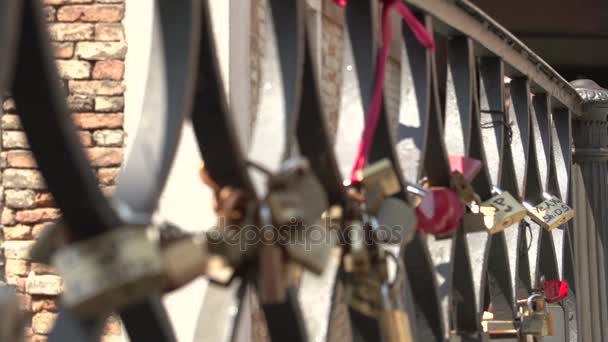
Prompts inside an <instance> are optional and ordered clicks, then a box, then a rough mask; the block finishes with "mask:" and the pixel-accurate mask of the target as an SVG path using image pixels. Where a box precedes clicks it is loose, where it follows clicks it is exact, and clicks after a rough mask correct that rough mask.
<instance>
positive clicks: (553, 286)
mask: <svg viewBox="0 0 608 342" xmlns="http://www.w3.org/2000/svg"><path fill="white" fill-rule="evenodd" d="M543 290H544V292H545V300H546V301H547V303H557V302H560V301H562V300H563V299H564V298H566V297H567V296H568V283H567V282H565V281H561V280H548V281H545V282H544V283H543Z"/></svg>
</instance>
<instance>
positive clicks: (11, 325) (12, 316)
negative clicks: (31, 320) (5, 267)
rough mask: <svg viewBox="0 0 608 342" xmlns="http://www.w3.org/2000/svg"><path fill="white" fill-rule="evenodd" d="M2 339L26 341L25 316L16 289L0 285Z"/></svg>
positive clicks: (0, 338)
mask: <svg viewBox="0 0 608 342" xmlns="http://www.w3.org/2000/svg"><path fill="white" fill-rule="evenodd" d="M0 317H2V319H0V341H7V342H8V341H11V342H12V341H15V342H23V341H25V334H24V332H25V317H24V315H23V313H22V312H21V310H20V308H19V300H18V299H17V296H16V293H15V291H14V290H13V289H12V288H10V287H8V286H2V287H0Z"/></svg>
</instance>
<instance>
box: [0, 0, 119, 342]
mask: <svg viewBox="0 0 608 342" xmlns="http://www.w3.org/2000/svg"><path fill="white" fill-rule="evenodd" d="M41 1H43V2H44V4H45V11H46V15H47V16H46V17H47V21H48V22H49V24H48V29H49V34H50V37H51V40H52V45H53V48H54V55H55V58H56V59H57V70H58V72H59V76H60V77H61V79H62V80H63V81H64V84H65V90H66V91H67V94H68V97H67V103H68V107H69V108H70V110H71V111H72V112H73V113H74V115H73V119H74V123H75V125H76V127H77V128H78V135H79V137H80V140H81V142H82V145H83V147H84V148H85V152H86V154H87V156H88V157H89V158H90V160H91V164H92V167H93V171H94V173H95V175H96V176H97V178H98V179H99V183H100V186H101V188H102V189H103V190H104V191H106V192H107V191H112V189H113V188H114V185H115V179H116V176H117V174H118V170H119V166H120V164H121V162H122V159H123V145H124V137H125V133H124V130H123V123H124V114H123V111H124V92H125V85H124V82H123V79H124V69H125V64H124V59H125V55H126V53H127V44H126V41H125V33H124V25H123V23H122V21H123V19H124V16H125V3H124V1H125V0H41ZM2 109H3V112H4V115H3V116H2V119H1V122H0V127H1V129H2V152H0V169H1V171H2V172H1V173H0V176H1V185H2V186H1V187H0V200H1V202H2V205H3V207H2V211H1V219H0V227H1V228H2V229H1V233H2V234H0V236H1V242H3V243H2V245H3V248H4V252H3V257H4V259H3V265H4V267H3V270H4V274H3V275H0V276H2V277H3V278H4V279H2V280H4V281H5V282H6V283H7V284H9V285H11V286H14V287H16V289H17V290H18V298H19V302H20V305H21V308H22V309H23V311H24V312H25V313H26V317H30V318H31V321H30V323H29V324H28V326H27V327H26V334H27V336H28V341H46V340H47V334H48V333H49V332H50V330H51V329H52V326H53V324H54V321H55V319H56V317H57V304H58V303H57V298H58V297H57V296H58V295H59V294H60V293H61V291H62V290H63V284H62V280H61V277H59V276H58V275H57V273H56V272H55V270H54V269H53V268H52V267H50V266H48V265H42V264H37V263H32V262H31V261H30V260H28V256H27V251H28V249H29V248H30V246H31V245H32V244H33V241H34V239H35V238H36V237H37V236H39V235H40V234H41V233H42V232H43V231H44V230H45V229H47V228H48V227H49V226H50V225H51V224H52V222H54V221H56V220H57V219H59V218H60V216H61V213H60V211H59V210H58V209H57V208H55V203H54V201H53V198H52V196H51V195H50V194H49V193H48V192H47V191H46V186H45V183H44V179H43V178H42V176H41V174H40V172H38V171H37V170H36V168H37V166H36V161H35V159H34V158H33V156H32V153H31V152H30V151H29V150H28V149H29V145H28V142H27V138H26V137H25V134H24V133H23V130H22V126H21V124H20V122H19V117H18V116H17V115H16V114H17V113H16V108H15V105H14V103H13V101H12V100H11V99H10V98H9V99H6V100H5V101H3V103H2ZM105 333H106V336H105V337H104V339H103V340H104V341H106V342H111V341H117V340H119V336H120V333H121V332H120V324H119V322H118V321H117V320H116V319H110V320H109V323H108V326H107V328H106V331H105Z"/></svg>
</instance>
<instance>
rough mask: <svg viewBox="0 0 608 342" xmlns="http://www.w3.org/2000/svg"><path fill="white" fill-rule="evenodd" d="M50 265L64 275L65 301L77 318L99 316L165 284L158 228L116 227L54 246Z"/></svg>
mask: <svg viewBox="0 0 608 342" xmlns="http://www.w3.org/2000/svg"><path fill="white" fill-rule="evenodd" d="M52 264H53V265H54V266H55V267H56V268H57V270H58V271H59V273H60V274H61V276H62V277H63V284H64V290H65V292H64V294H63V302H64V303H65V305H66V306H67V307H69V308H70V309H71V310H72V312H74V313H75V314H76V315H78V316H80V317H81V318H92V317H98V316H103V315H105V314H107V313H109V312H112V311H115V310H116V309H120V308H122V307H124V306H126V305H128V304H130V303H133V302H136V301H139V300H141V299H143V298H145V297H146V296H147V295H148V294H149V293H150V292H152V291H157V290H160V289H161V288H163V287H164V285H165V280H166V275H165V269H164V265H163V256H162V254H161V251H160V247H159V243H158V233H157V232H156V235H154V232H153V231H152V230H148V229H144V228H142V227H125V228H120V229H114V230H112V231H110V232H108V233H106V234H103V235H100V236H98V237H95V238H93V239H90V240H86V241H80V242H77V243H74V244H71V245H68V246H65V247H63V248H61V249H60V250H58V251H57V252H56V253H55V254H54V255H53V256H52Z"/></svg>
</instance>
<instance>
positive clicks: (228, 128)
mask: <svg viewBox="0 0 608 342" xmlns="http://www.w3.org/2000/svg"><path fill="white" fill-rule="evenodd" d="M406 2H408V3H411V4H412V5H414V6H416V16H417V18H418V19H419V20H421V21H422V22H423V23H424V25H425V27H426V28H427V30H428V31H429V32H433V33H434V34H435V36H436V37H437V42H438V47H437V48H438V50H437V51H438V52H437V53H432V52H431V51H429V50H427V49H426V48H424V47H423V46H421V45H420V44H419V43H418V41H417V40H416V37H415V36H414V34H413V33H412V32H411V31H410V30H409V29H408V28H407V27H403V28H402V30H401V32H400V37H399V40H400V41H401V42H402V43H403V45H402V46H401V49H402V51H400V60H399V61H398V64H399V71H400V74H399V75H398V78H399V80H400V82H399V83H400V87H399V96H398V97H399V106H398V110H396V111H395V110H389V105H388V104H387V100H386V97H385V98H384V99H383V101H382V105H381V110H380V123H379V126H378V129H377V132H376V135H375V138H374V141H373V143H372V148H371V153H370V156H369V159H370V162H376V161H382V160H385V159H386V160H388V161H389V162H390V165H391V169H392V170H393V171H394V172H395V173H396V175H397V176H396V178H397V179H398V183H399V185H400V186H401V188H402V189H403V190H401V191H399V192H398V193H397V194H395V195H394V196H393V197H394V198H396V199H399V200H402V201H406V202H407V203H409V205H412V206H413V205H414V203H415V199H414V198H413V196H411V195H410V194H409V193H408V192H407V191H406V190H405V189H407V188H408V186H410V185H413V184H420V183H421V182H422V181H423V179H424V180H425V181H426V182H427V183H428V184H429V185H430V186H435V187H438V186H444V187H447V186H449V185H450V162H449V155H460V156H466V157H471V158H474V159H477V160H479V161H480V162H481V164H482V167H481V171H480V172H479V174H478V175H477V176H476V178H475V179H474V180H473V181H472V185H473V187H474V188H475V190H476V192H477V195H478V196H479V197H480V200H481V201H486V200H489V199H490V198H492V196H494V195H495V194H496V192H497V191H507V192H509V193H510V194H511V195H512V196H513V197H515V198H516V199H517V200H519V201H522V202H529V203H531V204H536V203H539V202H542V201H543V199H544V198H545V197H546V196H548V195H551V196H554V197H556V198H560V199H561V200H563V201H568V199H569V197H570V189H569V185H570V181H569V180H570V172H571V164H572V158H571V155H570V153H571V152H570V151H571V148H570V144H571V122H570V120H571V117H572V116H576V115H579V114H580V111H581V110H582V108H583V106H584V104H585V101H602V102H605V98H604V97H605V92H602V91H599V90H596V89H594V88H589V89H587V90H581V91H579V93H577V92H576V91H575V90H574V88H572V86H570V85H569V84H567V83H566V82H565V81H564V80H563V79H561V77H560V76H559V75H558V74H556V73H555V72H554V71H553V70H552V69H551V68H550V67H549V66H548V65H546V64H545V63H544V62H543V61H542V60H541V59H540V58H538V57H537V56H536V55H534V54H533V53H532V52H531V51H529V50H528V49H527V48H526V47H525V46H523V45H522V44H521V43H519V41H517V40H516V39H515V38H514V37H512V36H511V35H510V34H509V33H508V32H507V31H505V30H504V29H502V28H501V27H500V26H499V25H498V24H496V23H495V22H494V21H492V19H491V18H488V17H487V16H485V14H483V13H482V12H481V11H479V10H477V9H476V8H475V7H474V6H472V5H470V4H469V3H468V2H466V1H463V0H458V1H447V0H425V1H419V0H407V1H406ZM155 5H156V12H155V16H156V17H155V21H156V23H155V26H154V31H153V55H152V60H151V63H150V65H151V66H152V69H151V70H149V76H150V78H149V79H148V80H147V88H146V89H147V90H146V99H145V101H144V115H143V116H142V117H143V119H142V122H141V124H140V127H139V130H138V132H137V135H136V138H135V142H134V146H133V149H132V151H131V153H130V157H129V159H128V160H127V161H126V164H125V167H124V168H123V171H122V173H121V175H120V178H119V186H118V188H117V191H116V194H115V195H114V197H113V198H112V200H108V199H107V198H106V197H104V196H103V194H102V193H101V191H100V190H99V189H98V187H97V185H96V181H95V178H94V177H93V174H92V173H91V171H90V165H89V164H88V162H87V160H86V157H85V155H84V153H83V151H82V149H81V148H80V145H79V143H78V139H77V137H76V135H75V131H74V128H73V126H72V123H71V120H70V115H69V112H68V110H67V107H66V104H65V100H64V96H63V93H62V91H61V87H60V86H59V81H58V77H57V75H56V71H55V69H54V68H55V67H54V64H53V60H52V57H51V53H50V46H49V44H48V42H47V40H48V38H47V34H46V29H45V22H44V19H43V14H42V13H43V12H42V7H41V5H40V4H39V2H38V1H36V0H23V1H4V2H1V3H0V51H2V52H3V55H5V53H4V52H5V51H9V52H10V51H13V50H15V51H17V53H16V57H15V58H12V57H13V56H10V54H8V53H7V54H6V56H7V58H3V59H2V60H0V63H1V64H0V90H2V88H1V87H2V86H3V85H5V84H8V85H9V86H7V87H6V88H7V89H9V90H11V91H12V94H13V95H14V98H15V102H16V106H17V110H18V112H19V114H20V116H21V120H22V122H23V125H24V128H25V130H26V133H27V135H28V139H29V141H30V144H31V147H32V150H33V152H34V154H35V156H36V160H37V162H38V165H39V167H40V169H41V171H42V173H43V175H44V177H45V179H46V182H47V185H48V188H49V190H50V191H51V192H52V193H53V197H54V198H55V200H56V202H57V204H58V206H59V207H60V208H61V210H62V212H63V223H64V224H63V226H64V227H65V228H64V231H59V233H62V234H65V236H66V237H67V240H68V246H69V245H70V244H74V243H77V242H80V241H85V240H89V239H91V238H95V237H99V236H102V235H104V234H107V233H109V232H112V231H116V230H121V229H126V228H129V227H131V228H132V227H136V229H140V228H141V229H143V227H145V226H149V225H153V224H154V222H152V215H153V213H154V212H155V210H156V206H157V202H158V199H159V196H160V194H161V192H162V190H163V186H164V184H165V182H166V179H167V177H168V171H169V169H170V166H171V162H172V160H173V158H174V155H175V150H176V147H177V143H178V138H179V134H180V131H181V126H182V123H183V120H184V119H185V118H186V117H189V118H190V119H191V120H192V123H193V126H194V130H195V133H196V137H197V142H198V145H199V149H200V151H201V154H202V157H203V160H204V163H205V171H206V172H207V173H208V176H209V177H210V178H211V179H212V180H213V182H214V183H215V185H216V186H217V188H218V189H221V188H231V189H237V190H238V191H240V192H241V194H243V197H246V198H248V201H249V202H248V203H249V204H250V205H251V206H252V208H254V209H252V210H253V211H252V212H253V214H251V217H249V218H250V219H251V220H252V221H251V222H250V223H252V224H259V225H262V224H265V223H269V222H271V221H272V220H266V221H265V218H264V217H263V216H264V210H263V209H264V208H265V206H267V205H268V203H267V198H268V193H269V192H270V190H269V186H268V184H269V183H268V182H267V181H268V180H267V179H265V178H264V177H259V175H257V174H256V172H255V171H254V170H251V167H250V166H251V165H258V169H262V170H266V171H265V172H266V173H270V174H274V173H277V172H280V171H281V170H283V168H284V167H285V165H286V164H288V163H289V162H290V161H293V160H296V159H299V158H305V159H306V160H307V161H308V164H309V165H310V170H311V171H312V174H313V175H314V177H316V178H317V179H318V180H319V183H320V187H321V188H322V190H323V192H324V196H325V197H326V201H327V203H328V204H329V205H330V206H331V205H338V206H342V207H344V208H346V209H349V210H350V209H352V208H351V207H353V206H354V204H353V203H354V201H353V200H352V193H349V188H348V187H346V186H345V185H344V184H343V179H345V178H347V177H348V174H347V173H346V172H347V171H349V170H350V165H351V164H352V161H353V159H354V156H355V152H356V142H357V138H359V135H360V132H361V130H362V128H363V127H364V122H365V114H364V113H366V112H367V109H368V106H369V103H370V99H371V97H372V91H373V83H374V79H375V77H377V76H378V75H375V66H376V63H377V61H376V52H377V50H378V47H379V45H380V42H379V41H377V37H376V35H375V30H376V28H377V26H378V23H377V13H378V11H377V10H378V8H379V7H378V6H380V5H381V2H379V1H377V0H368V1H351V3H349V4H348V6H347V7H346V9H345V11H344V19H345V20H344V25H345V27H344V33H345V36H346V38H345V49H344V50H345V56H346V58H345V61H344V63H343V65H348V66H349V69H346V70H345V71H344V72H345V76H344V84H343V92H342V96H341V102H342V106H341V110H340V113H339V117H338V118H337V123H338V124H337V132H336V134H335V139H332V138H331V132H329V127H330V118H329V115H328V114H327V113H326V111H327V108H326V106H325V105H324V103H323V98H322V96H321V80H320V79H319V77H318V76H319V74H320V70H319V68H320V67H319V65H321V62H320V61H319V60H318V57H317V54H316V51H315V47H316V42H314V41H313V39H315V37H316V35H314V34H313V33H312V32H311V31H310V30H311V28H310V27H308V26H307V25H306V21H305V15H306V11H305V1H304V0H297V1H291V2H289V1H284V0H268V13H269V15H270V20H269V21H268V28H267V29H268V30H267V31H268V32H267V34H268V39H269V40H268V42H269V43H268V45H267V46H266V47H267V50H268V56H269V57H268V56H267V58H266V60H265V61H264V62H263V68H262V79H263V83H264V85H265V87H264V89H263V90H262V91H261V95H260V105H259V110H258V112H257V113H256V115H255V117H256V120H255V123H253V124H252V125H249V122H248V123H246V124H245V125H238V127H248V126H251V127H252V128H251V131H250V132H248V134H245V135H239V134H237V125H236V122H235V121H236V120H242V117H237V116H236V114H235V113H234V112H233V107H232V106H231V105H230V104H229V101H228V99H227V95H226V93H225V90H224V89H225V87H224V82H225V80H222V77H221V73H220V65H219V64H220V61H219V59H218V55H217V41H218V40H219V39H220V37H218V36H217V35H216V34H215V32H214V30H213V25H212V20H213V18H212V14H211V10H210V1H208V0H207V1H203V0H157V1H156V2H155ZM480 28H483V29H480ZM245 39H249V38H248V37H246V38H245ZM243 62H245V63H248V62H249V61H243ZM13 65H14V68H13V67H12V66H13ZM507 65H508V66H509V67H508V68H507V67H506V66H507ZM525 75H527V76H525ZM507 76H508V77H510V81H509V82H507V83H505V77H507ZM9 80H11V81H10V82H9ZM505 90H508V91H509V95H508V96H507V94H506V91H505ZM386 93H388V90H385V95H386ZM507 97H508V99H507ZM506 104H508V105H506ZM250 116H253V115H250ZM497 118H498V119H497ZM249 119H250V118H249V117H248V118H247V120H249ZM250 121H253V120H250ZM487 122H491V123H493V124H491V125H487V124H486V123H487ZM240 136H248V137H251V141H248V142H242V141H239V137H240ZM248 145H250V146H249V148H248V149H247V150H246V149H245V148H243V146H248ZM270 178H272V177H270ZM66 179H69V181H70V183H71V185H70V186H66ZM266 214H267V213H266ZM271 223H272V222H271ZM566 226H567V224H566V225H562V226H561V227H559V228H556V229H553V230H546V229H544V228H543V227H541V225H540V224H537V223H536V222H535V221H533V220H531V219H528V218H526V219H525V220H524V221H522V222H521V223H518V224H513V225H511V226H510V227H508V228H507V229H505V230H504V231H501V232H498V233H495V234H488V232H486V231H481V232H480V231H472V230H471V229H469V228H471V227H466V226H462V227H460V228H459V229H458V231H456V232H455V233H453V234H451V235H449V236H447V237H442V238H438V237H434V236H431V235H427V234H423V233H417V234H416V236H415V237H414V238H413V240H412V241H409V243H407V245H403V246H399V247H400V248H399V251H398V253H397V254H398V255H399V257H398V258H397V259H398V262H397V263H396V264H397V267H398V268H399V267H401V268H400V269H399V271H400V272H401V273H400V278H399V280H398V281H397V286H396V288H397V289H398V291H399V295H400V296H399V301H400V302H399V303H398V306H400V307H401V308H400V310H401V311H402V312H404V315H405V317H406V319H404V320H402V321H399V322H400V323H398V324H402V325H405V324H406V323H405V322H406V321H408V320H409V322H411V323H409V326H408V328H407V329H406V330H408V331H407V334H409V336H411V338H412V339H414V340H416V341H444V340H448V339H451V338H457V337H459V338H466V339H471V340H484V339H485V338H487V335H488V333H489V332H488V331H484V330H483V329H482V326H483V320H484V319H483V318H484V317H485V316H484V314H487V313H490V312H491V314H492V316H493V320H500V321H513V320H514V319H515V315H516V309H517V306H518V305H519V304H518V300H519V301H521V300H522V298H523V299H525V298H528V297H529V296H530V295H531V294H533V293H534V291H536V289H537V288H538V287H540V286H541V285H542V282H543V281H544V279H567V280H568V281H572V280H573V279H571V278H572V272H571V271H570V270H571V269H572V267H573V266H572V265H573V260H572V258H573V257H574V256H573V253H572V251H571V249H569V248H570V247H571V246H572V241H571V239H572V235H571V233H570V230H569V229H568V228H567V227H566ZM256 253H258V254H260V253H262V252H260V251H257V252H256ZM335 254H339V253H335ZM269 255H270V254H269ZM391 255H392V254H391ZM271 257H272V256H270V257H269V260H274V259H271ZM257 258H258V259H260V257H257ZM332 258H333V259H332V260H333V262H329V266H327V269H326V270H325V272H326V274H325V275H324V277H323V279H325V280H323V281H318V279H317V280H313V279H312V278H310V277H307V276H306V275H304V276H303V277H301V278H298V281H297V282H295V283H293V284H291V286H288V287H287V289H286V290H285V295H284V296H283V297H282V299H281V300H280V301H272V300H270V301H269V300H266V299H265V298H263V297H264V296H265V294H264V292H265V289H264V285H263V282H264V279H262V280H260V278H261V275H264V273H265V272H267V273H269V274H270V273H271V272H273V271H275V270H273V269H271V267H268V268H267V269H266V268H265V267H264V266H265V265H264V264H263V263H262V264H259V263H257V264H256V262H259V260H256V259H247V262H243V263H238V265H236V266H235V274H234V277H233V278H232V280H231V282H230V283H229V284H228V285H226V284H224V285H219V284H216V283H211V284H210V286H209V289H208V290H207V293H206V297H205V302H204V305H203V307H202V308H201V313H200V317H199V320H198V324H197V329H198V331H197V332H196V336H197V338H200V339H201V340H207V339H208V340H213V341H237V340H242V339H244V340H249V339H250V338H251V331H249V330H250V329H249V327H248V320H250V319H251V315H252V312H251V311H252V301H254V300H256V299H255V297H256V296H255V295H256V294H258V297H259V300H260V301H261V310H262V312H263V314H264V316H265V321H266V328H267V329H268V333H269V336H270V339H271V340H272V341H285V340H295V341H307V340H309V339H311V338H312V336H309V335H310V333H311V331H310V329H307V322H306V318H305V317H306V316H307V315H306V312H305V313H304V314H303V312H302V311H303V308H306V310H308V307H307V304H306V303H302V302H301V300H300V299H299V297H298V295H299V292H298V291H313V292H315V291H316V292H322V291H325V292H331V295H330V296H329V297H330V298H331V299H330V301H331V302H330V303H329V304H327V310H325V311H326V312H325V311H323V312H325V313H327V314H326V315H325V316H324V317H321V318H320V321H321V322H327V323H326V324H325V327H324V328H323V329H322V330H323V331H322V332H320V333H319V334H316V335H315V336H314V338H315V340H330V339H331V340H333V339H337V338H341V339H343V338H345V337H344V336H336V334H332V333H331V332H332V331H334V330H336V329H340V328H343V327H342V326H341V325H346V326H348V329H349V333H350V337H352V339H353V340H356V341H378V340H382V339H384V340H386V341H388V340H390V339H389V337H388V336H386V330H383V329H385V327H383V324H384V323H383V321H382V320H381V319H377V318H371V317H370V316H367V315H364V314H362V313H361V312H360V311H358V310H355V309H353V308H352V307H348V308H347V307H345V305H346V304H347V303H345V302H346V300H345V298H344V297H345V296H344V292H345V291H346V290H345V288H346V287H347V286H348V277H347V275H346V273H347V272H346V266H345V264H344V263H343V262H342V259H341V256H337V257H333V256H332ZM252 260H253V261H252ZM327 274H329V276H328V275H327ZM261 284H262V285H261ZM273 290H274V289H273ZM147 291H148V293H146V295H145V296H142V299H141V300H140V301H138V302H137V303H130V304H131V305H130V306H128V307H126V308H120V310H119V314H120V316H121V318H122V320H123V322H124V323H125V326H126V329H127V332H128V334H129V337H130V339H131V341H134V342H135V341H174V340H175V336H174V333H173V330H172V327H171V325H170V323H169V321H168V319H167V315H166V312H165V309H164V308H163V307H162V304H161V302H160V300H161V297H162V295H161V293H160V289H157V290H150V289H148V290H147ZM300 294H301V293H300ZM574 296H576V293H575V292H574V291H571V293H570V297H569V299H568V300H567V301H566V304H564V305H563V307H561V309H559V310H562V311H563V312H564V317H569V316H568V315H574V317H576V316H575V315H576V311H575V307H574V305H573V304H572V303H573V300H572V298H574ZM315 304H318V303H317V302H315ZM311 310H313V311H314V310H315V309H314V307H313V308H311ZM77 317H78V316H77V315H74V312H72V311H71V310H69V309H68V308H67V306H64V307H63V308H62V309H61V312H60V315H59V319H58V321H57V325H56V327H55V328H54V330H53V332H52V333H51V335H50V337H49V340H50V341H62V340H70V341H98V340H99V338H100V334H101V322H102V321H103V318H105V317H104V316H103V315H101V314H100V315H98V316H97V317H94V318H93V319H91V320H84V319H81V318H77ZM563 324H565V325H566V326H567V329H566V331H565V332H564V336H565V339H566V340H570V338H572V336H574V335H576V332H577V326H576V319H570V320H568V321H565V322H563ZM313 333H314V332H313ZM383 333H384V334H385V335H383ZM569 334H570V335H569Z"/></svg>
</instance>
